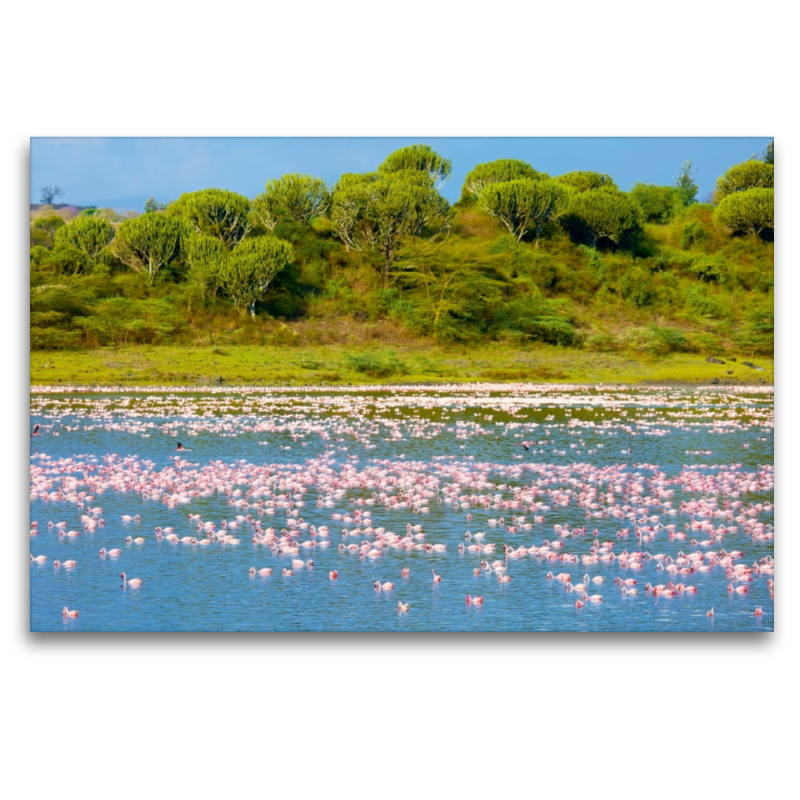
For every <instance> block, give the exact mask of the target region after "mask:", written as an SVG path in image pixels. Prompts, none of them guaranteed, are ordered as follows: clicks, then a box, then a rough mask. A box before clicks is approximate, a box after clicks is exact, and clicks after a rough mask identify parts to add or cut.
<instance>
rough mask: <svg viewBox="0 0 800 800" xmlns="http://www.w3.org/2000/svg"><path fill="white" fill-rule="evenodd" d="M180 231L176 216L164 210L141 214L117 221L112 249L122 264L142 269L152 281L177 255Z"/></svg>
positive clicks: (179, 221)
mask: <svg viewBox="0 0 800 800" xmlns="http://www.w3.org/2000/svg"><path fill="white" fill-rule="evenodd" d="M72 224H73V225H74V224H75V223H74V222H73V223H72ZM184 232H185V226H184V224H183V223H182V222H181V220H180V219H176V218H175V217H171V216H167V215H166V214H144V215H142V216H141V217H136V218H135V219H130V220H128V221H127V222H123V223H122V225H120V227H119V231H118V232H117V240H116V242H115V246H114V249H115V251H116V254H117V257H118V258H119V260H120V261H122V263H123V264H125V265H126V266H128V267H130V268H131V269H132V270H135V271H136V272H140V273H143V274H144V275H146V276H147V279H148V280H149V281H150V283H152V282H153V281H154V280H155V277H156V275H157V273H158V271H159V270H160V269H161V268H162V267H165V266H168V265H169V264H171V263H172V262H173V261H175V260H176V259H177V258H178V257H179V256H180V252H181V236H182V234H183V233H184Z"/></svg>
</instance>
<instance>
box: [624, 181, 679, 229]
mask: <svg viewBox="0 0 800 800" xmlns="http://www.w3.org/2000/svg"><path fill="white" fill-rule="evenodd" d="M630 196H631V199H633V200H634V201H635V202H637V203H638V204H639V206H640V207H641V209H642V213H643V214H644V218H645V220H646V221H647V222H653V223H656V224H657V225H666V223H668V222H669V221H670V220H671V219H672V218H673V217H674V216H675V215H676V214H677V213H678V211H680V209H682V208H683V205H684V203H683V196H682V194H681V192H680V190H679V189H677V188H676V187H675V186H654V185H652V184H647V183H635V184H634V186H633V189H631V191H630Z"/></svg>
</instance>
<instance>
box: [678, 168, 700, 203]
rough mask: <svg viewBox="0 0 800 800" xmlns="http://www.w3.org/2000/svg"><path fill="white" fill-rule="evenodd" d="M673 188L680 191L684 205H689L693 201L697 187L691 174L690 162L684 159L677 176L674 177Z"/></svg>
mask: <svg viewBox="0 0 800 800" xmlns="http://www.w3.org/2000/svg"><path fill="white" fill-rule="evenodd" d="M675 188H676V189H677V190H678V192H680V196H681V199H682V200H683V205H684V206H690V205H691V204H692V203H694V201H695V200H694V199H695V197H696V196H697V192H698V187H697V184H696V183H695V181H694V177H693V175H692V162H691V161H684V162H683V166H682V167H681V171H680V172H679V173H678V177H677V178H675Z"/></svg>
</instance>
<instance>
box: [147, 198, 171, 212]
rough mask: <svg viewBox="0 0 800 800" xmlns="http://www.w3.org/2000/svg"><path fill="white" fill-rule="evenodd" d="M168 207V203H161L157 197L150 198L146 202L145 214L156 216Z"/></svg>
mask: <svg viewBox="0 0 800 800" xmlns="http://www.w3.org/2000/svg"><path fill="white" fill-rule="evenodd" d="M166 207H167V204H166V203H159V202H158V200H156V199H155V197H152V196H150V197H148V198H147V200H145V202H144V213H145V214H154V213H155V212H156V211H163V210H164V209H165V208H166Z"/></svg>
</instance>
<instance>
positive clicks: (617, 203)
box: [563, 189, 643, 247]
mask: <svg viewBox="0 0 800 800" xmlns="http://www.w3.org/2000/svg"><path fill="white" fill-rule="evenodd" d="M563 219H564V224H565V227H566V228H567V230H569V232H570V233H571V234H572V235H573V237H574V238H576V239H577V240H578V241H583V242H585V243H587V244H589V245H590V246H592V247H596V246H597V243H598V241H599V240H600V239H610V240H611V241H612V242H614V244H616V245H617V246H619V247H623V246H625V245H626V244H628V243H629V242H630V240H631V239H632V238H633V236H635V235H636V234H637V233H638V232H639V231H640V230H641V227H642V223H643V217H642V210H641V209H640V208H639V205H638V204H637V203H635V202H633V201H632V200H631V199H630V198H629V197H628V196H627V195H625V194H623V193H622V192H609V191H607V190H604V189H592V190H589V191H587V192H582V193H580V194H576V195H573V197H572V199H571V201H570V205H569V210H568V211H567V213H566V214H565V215H564V218H563Z"/></svg>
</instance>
